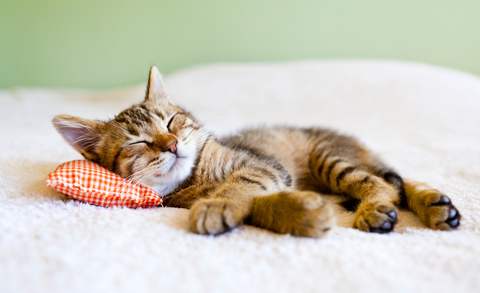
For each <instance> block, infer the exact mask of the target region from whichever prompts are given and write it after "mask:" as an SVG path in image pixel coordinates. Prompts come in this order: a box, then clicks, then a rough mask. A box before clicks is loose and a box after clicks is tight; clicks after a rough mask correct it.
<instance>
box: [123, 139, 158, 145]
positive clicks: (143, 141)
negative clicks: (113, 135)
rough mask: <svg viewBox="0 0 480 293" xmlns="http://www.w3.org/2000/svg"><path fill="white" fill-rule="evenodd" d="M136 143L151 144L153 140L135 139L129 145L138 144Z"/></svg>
mask: <svg viewBox="0 0 480 293" xmlns="http://www.w3.org/2000/svg"><path fill="white" fill-rule="evenodd" d="M136 144H146V145H150V144H152V143H151V142H148V141H146V140H139V141H134V142H131V143H129V144H128V145H136Z"/></svg>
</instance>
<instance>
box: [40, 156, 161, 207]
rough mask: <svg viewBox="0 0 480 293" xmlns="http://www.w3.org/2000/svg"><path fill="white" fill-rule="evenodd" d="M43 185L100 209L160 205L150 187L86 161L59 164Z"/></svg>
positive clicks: (159, 200) (157, 197)
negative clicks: (101, 207)
mask: <svg viewBox="0 0 480 293" xmlns="http://www.w3.org/2000/svg"><path fill="white" fill-rule="evenodd" d="M45 184H46V185H47V186H50V187H53V188H55V189H56V190H58V191H60V192H61V193H63V194H65V195H67V196H70V197H72V198H74V199H78V200H80V201H84V202H87V203H90V204H94V205H98V206H103V207H111V206H118V207H128V208H140V207H141V208H150V207H155V206H158V205H160V204H161V203H162V199H161V198H160V197H159V196H158V195H157V193H156V192H155V191H154V190H152V189H151V188H148V187H145V186H142V185H139V184H135V183H133V182H131V181H128V180H126V179H124V178H122V177H121V176H119V175H117V174H115V173H113V172H110V171H109V170H107V169H105V168H104V167H102V166H100V165H98V164H96V163H93V162H90V161H85V160H76V161H70V162H67V163H64V164H62V165H60V166H59V167H58V168H57V170H55V171H54V172H52V173H50V174H49V175H48V177H47V180H46V181H45Z"/></svg>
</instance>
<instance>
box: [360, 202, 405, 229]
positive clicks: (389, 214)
mask: <svg viewBox="0 0 480 293" xmlns="http://www.w3.org/2000/svg"><path fill="white" fill-rule="evenodd" d="M396 223H397V209H396V208H395V207H394V206H393V205H385V204H379V203H374V202H365V203H361V204H360V205H359V207H358V211H357V215H356V217H355V221H354V223H353V227H354V228H357V229H359V230H361V231H364V232H373V233H380V234H384V233H390V232H392V230H393V228H394V227H395V224H396Z"/></svg>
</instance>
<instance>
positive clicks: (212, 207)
mask: <svg viewBox="0 0 480 293" xmlns="http://www.w3.org/2000/svg"><path fill="white" fill-rule="evenodd" d="M53 123H54V125H55V127H56V129H57V130H58V131H59V133H61V134H62V135H63V136H64V138H65V139H66V140H67V142H69V143H70V144H71V145H72V146H73V147H74V148H75V149H76V150H78V151H79V152H80V153H81V154H82V155H83V156H84V157H85V158H86V159H89V160H92V161H95V162H98V163H100V164H101V165H103V166H105V167H106V168H108V169H109V170H111V171H113V172H116V173H118V174H120V175H121V176H124V177H127V178H129V179H132V180H133V181H136V182H139V183H141V184H144V185H147V186H150V187H152V188H154V189H155V190H156V191H157V192H158V193H159V195H160V196H163V198H164V203H165V205H166V206H171V207H182V208H189V209H190V228H191V230H192V231H193V232H196V233H199V234H219V233H223V232H226V231H228V230H230V229H232V228H234V227H236V226H238V225H240V224H242V223H247V224H251V225H255V226H258V227H262V228H265V229H269V230H272V231H275V232H278V233H290V234H292V235H298V236H308V237H322V236H324V235H326V234H328V233H329V231H331V228H332V227H333V226H334V225H335V222H336V220H335V215H334V213H333V209H332V208H331V207H330V205H329V204H327V203H326V202H325V201H324V200H322V197H321V195H320V194H319V193H318V192H322V193H332V194H340V195H347V196H349V197H351V198H352V200H351V201H350V205H352V203H353V205H354V206H355V208H356V210H357V212H356V218H355V221H354V227H355V228H357V229H360V230H362V231H366V232H378V233H387V232H390V231H392V230H393V228H394V225H395V223H396V222H397V207H398V206H403V207H408V208H410V209H411V210H413V211H414V212H415V213H416V214H417V215H418V216H419V217H420V219H421V220H422V221H423V222H424V223H425V224H426V225H427V226H428V227H430V228H433V229H440V230H451V229H455V228H457V227H458V225H459V224H460V214H459V213H458V211H457V209H456V208H455V207H454V206H453V205H452V203H451V201H450V199H449V198H448V197H447V196H446V195H444V194H442V193H441V192H440V191H438V190H436V189H433V188H432V187H430V186H428V185H426V184H423V183H418V182H415V181H412V180H403V179H402V178H401V177H400V176H399V175H398V174H397V173H396V172H395V171H394V170H392V169H391V168H390V167H388V166H386V165H385V164H384V163H383V162H381V161H380V160H379V159H378V158H376V157H375V156H373V155H372V154H371V153H370V152H369V151H368V150H367V149H365V148H364V147H363V146H361V145H360V144H359V143H358V142H357V141H356V140H355V139H353V138H351V137H347V136H343V135H339V134H337V133H335V132H333V131H330V130H327V129H320V128H309V129H299V128H288V127H272V128H257V129H250V130H245V131H243V132H242V133H240V134H238V135H235V136H230V137H226V138H223V139H217V138H215V137H214V136H212V135H211V134H210V133H208V132H207V131H206V130H205V129H204V128H203V127H202V125H201V124H200V123H198V121H197V120H195V118H194V117H193V116H192V115H191V114H190V113H188V112H186V111H185V110H183V109H181V108H179V107H177V106H175V105H174V104H172V102H171V101H170V99H169V97H168V95H167V94H166V92H165V90H164V87H163V84H162V81H161V76H160V73H159V72H158V70H157V69H156V68H155V67H153V68H152V70H151V73H150V78H149V82H148V87H147V94H146V98H145V100H144V101H143V102H142V103H141V104H138V105H134V106H132V107H130V108H128V109H126V110H125V111H123V112H122V113H120V114H119V115H117V116H116V117H115V118H114V119H113V120H110V121H108V122H101V121H91V120H86V119H82V118H78V117H73V116H68V115H60V116H57V117H55V119H54V120H53Z"/></svg>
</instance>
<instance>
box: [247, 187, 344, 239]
mask: <svg viewBox="0 0 480 293" xmlns="http://www.w3.org/2000/svg"><path fill="white" fill-rule="evenodd" d="M336 222H337V218H336V217H335V214H334V211H333V208H332V207H331V206H330V204H328V203H327V202H326V201H324V200H323V199H322V198H321V196H320V195H319V194H318V193H316V192H312V191H297V190H283V191H280V192H278V193H274V194H270V195H267V196H261V197H257V198H255V202H254V205H253V210H252V214H251V216H250V218H249V219H248V223H249V224H251V225H254V226H257V227H260V228H264V229H268V230H271V231H274V232H277V233H280V234H291V235H295V236H303V237H313V238H321V237H324V236H326V235H328V234H329V232H330V231H331V229H332V228H333V227H334V226H335V224H336Z"/></svg>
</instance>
